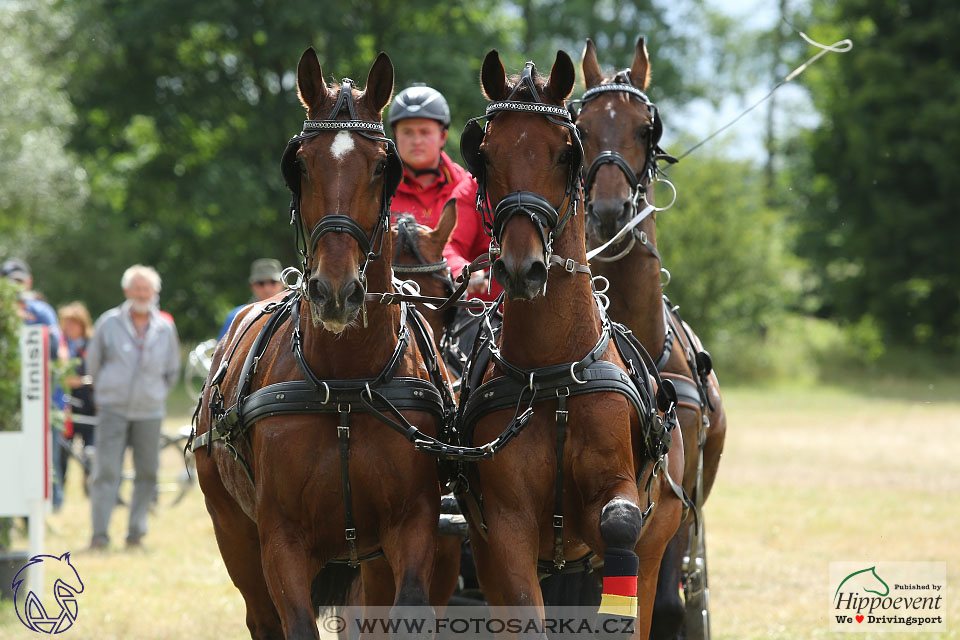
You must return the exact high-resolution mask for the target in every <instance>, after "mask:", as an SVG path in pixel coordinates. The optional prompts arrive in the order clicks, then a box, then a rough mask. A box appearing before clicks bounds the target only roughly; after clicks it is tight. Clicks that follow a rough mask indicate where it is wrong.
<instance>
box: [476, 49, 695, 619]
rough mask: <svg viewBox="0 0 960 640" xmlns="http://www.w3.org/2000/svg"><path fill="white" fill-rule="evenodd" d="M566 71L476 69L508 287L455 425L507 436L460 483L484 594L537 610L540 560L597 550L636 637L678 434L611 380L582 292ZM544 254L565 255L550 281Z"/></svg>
mask: <svg viewBox="0 0 960 640" xmlns="http://www.w3.org/2000/svg"><path fill="white" fill-rule="evenodd" d="M574 79H575V71H574V67H573V63H572V61H571V60H570V58H569V56H567V54H566V53H564V52H562V51H560V52H558V53H557V58H556V61H555V63H554V65H553V68H552V70H551V72H550V76H549V78H548V79H547V80H546V81H544V80H543V79H542V78H540V77H539V76H538V75H537V74H536V69H535V67H534V66H533V63H527V66H526V67H525V69H524V71H523V73H522V75H521V76H520V78H519V80H516V79H513V80H510V81H508V79H507V77H506V75H505V71H504V67H503V64H502V63H501V61H500V57H499V54H498V53H497V52H496V51H491V52H490V53H488V54H487V56H486V58H485V59H484V62H483V67H482V70H481V82H482V85H483V90H484V94H485V95H486V97H487V98H488V99H489V100H491V101H493V103H492V104H490V105H489V106H488V107H487V115H486V116H485V117H486V118H488V119H489V122H488V124H487V125H486V129H485V130H484V129H482V128H480V126H479V125H477V124H476V122H475V121H476V120H477V119H474V121H471V122H470V123H468V125H467V129H465V131H464V134H463V137H462V138H461V150H462V152H463V156H464V161H465V162H466V163H467V165H468V166H469V167H470V169H471V171H472V172H473V173H474V175H475V176H476V177H477V179H478V183H479V184H480V185H481V187H480V189H481V195H482V196H483V200H484V203H485V206H484V210H485V211H484V217H485V223H486V224H487V227H488V228H489V229H491V231H492V233H493V236H494V238H495V240H496V241H497V243H498V244H499V247H500V253H499V258H498V259H497V260H496V262H495V263H494V265H493V274H494V276H495V277H496V278H497V280H498V281H499V282H500V283H501V284H502V285H503V286H504V290H505V292H506V295H507V298H508V299H507V300H506V301H505V302H504V304H503V326H502V333H501V338H500V342H499V346H497V345H493V346H492V347H491V348H490V353H491V358H492V360H493V362H492V364H491V365H490V366H489V367H483V370H482V371H479V370H478V372H473V373H483V374H484V375H483V380H484V382H483V384H482V385H481V386H479V387H477V388H475V389H471V390H469V397H467V399H466V400H464V395H463V394H466V393H467V392H462V395H461V420H462V423H461V425H462V426H463V427H464V437H465V438H466V439H467V440H468V443H469V441H472V442H473V443H483V442H490V441H492V440H493V439H494V437H495V436H496V435H497V434H500V433H501V432H502V431H503V428H504V425H505V424H508V423H510V424H511V425H514V426H512V427H511V429H513V431H512V432H511V433H519V435H516V437H515V439H514V440H512V441H511V442H510V444H509V445H507V446H505V447H503V449H502V450H500V451H498V452H497V454H496V457H494V458H492V459H489V460H484V461H481V462H479V463H477V464H476V465H475V467H473V468H471V469H468V470H467V471H466V480H467V482H466V483H465V484H466V485H468V486H469V489H468V490H465V491H463V493H462V494H461V495H463V496H465V498H464V499H465V501H466V502H467V503H468V505H469V507H470V518H469V521H470V541H471V545H472V546H473V551H474V556H475V559H476V562H477V568H478V572H479V578H480V583H481V586H482V588H483V592H484V594H485V595H486V597H487V600H488V602H489V603H490V604H492V605H497V606H507V607H519V606H529V607H533V608H534V609H533V610H528V611H527V615H529V616H530V617H533V618H535V617H536V615H539V616H541V617H542V616H543V615H544V612H543V598H542V593H541V589H540V586H539V580H538V567H539V569H540V570H543V571H544V572H549V571H550V570H552V568H553V567H558V568H559V567H562V566H564V565H565V563H567V562H575V561H582V560H584V559H585V558H588V557H589V556H591V555H592V554H596V555H598V556H600V557H602V558H603V559H604V561H605V567H604V594H603V600H602V601H601V605H600V610H599V617H600V620H601V621H603V620H607V619H609V618H608V616H613V617H615V618H621V619H629V618H631V617H635V618H636V622H635V629H636V631H635V636H636V637H646V635H647V629H648V628H649V624H650V611H651V608H652V605H653V595H654V590H655V587H656V576H657V570H658V566H659V563H660V558H661V557H662V556H663V550H664V547H665V545H666V544H667V542H668V541H669V539H670V538H671V537H672V536H673V534H674V532H675V531H676V529H677V526H678V524H679V522H680V515H681V502H680V500H679V499H677V497H676V496H675V494H674V493H672V492H671V490H670V488H669V484H668V481H667V475H668V473H669V474H672V476H673V477H675V478H677V479H679V478H680V477H681V475H682V458H683V450H682V442H681V441H680V439H679V438H673V439H672V445H671V444H670V438H669V437H668V435H667V434H668V433H669V432H668V431H667V429H666V428H663V429H660V430H659V431H658V430H657V427H656V425H660V424H661V423H660V421H659V420H660V419H659V417H658V415H657V413H656V407H654V406H653V402H654V400H653V395H654V393H655V391H654V390H653V389H652V387H653V385H652V383H651V382H650V381H649V379H648V378H647V376H646V374H645V373H643V374H640V376H639V377H640V378H642V381H641V382H640V385H639V386H640V387H643V388H644V389H646V391H640V392H631V393H639V394H640V395H643V394H644V393H646V394H647V395H644V396H643V398H637V397H634V396H630V395H629V394H628V393H627V391H624V390H623V389H624V388H623V387H619V386H617V385H618V384H619V383H618V382H617V381H626V380H627V375H626V373H625V372H624V370H623V368H624V366H625V365H624V360H622V359H621V357H620V355H619V354H618V349H615V348H614V346H613V340H612V339H611V338H610V335H611V334H610V325H609V323H607V322H606V321H605V319H604V317H603V315H602V312H601V310H600V308H599V306H598V305H597V303H596V301H595V297H594V293H593V291H592V290H591V279H590V277H589V269H588V268H587V267H586V266H585V263H586V258H585V253H586V250H585V246H584V229H583V218H582V217H581V216H579V215H577V214H576V210H577V202H578V200H579V198H580V188H579V184H580V178H579V171H580V165H581V157H582V156H581V154H582V151H581V150H580V142H579V139H578V136H577V133H576V130H575V129H574V128H573V126H572V125H571V124H570V122H569V120H570V116H569V114H568V113H567V111H566V109H565V108H564V107H563V103H564V100H565V99H566V97H567V96H568V95H569V94H570V92H571V90H572V89H573V84H574ZM489 203H497V204H496V207H495V211H494V207H492V206H490V204H489ZM491 217H492V219H491ZM551 266H560V267H561V268H559V269H554V270H553V274H554V277H553V278H551V279H550V282H549V286H547V276H548V271H549V269H550V267H551ZM545 289H546V290H545ZM585 354H587V355H586V356H585ZM637 364H638V365H639V366H641V367H642V364H640V363H637ZM484 372H485V373H484ZM472 377H474V376H473V375H472V372H470V371H468V373H467V374H465V378H466V379H469V378H472ZM476 377H477V378H479V377H480V376H479V375H477V376H476ZM601 380H604V381H606V382H603V383H601V382H600V381H601ZM607 382H609V385H608V384H607ZM630 388H631V389H633V388H635V387H630ZM585 391H589V393H585ZM517 394H520V397H519V398H518V396H517ZM657 396H658V400H657V402H658V404H659V394H657ZM507 407H509V408H507ZM524 407H527V410H526V411H525V412H523V413H522V414H520V412H521V411H522V410H523V408H524ZM511 416H514V418H513V419H512V420H511ZM661 426H662V425H661ZM654 434H656V435H654ZM668 449H669V456H668V457H667V458H664V457H663V453H665V452H666V451H667V450H668ZM651 451H652V452H653V455H652V456H651ZM664 467H666V471H667V473H664V472H659V473H657V474H656V475H655V477H652V476H651V472H652V471H653V470H654V469H657V470H658V471H660V470H661V469H663V468H664ZM638 487H640V488H639V489H638ZM548 565H549V566H548ZM568 568H569V567H568ZM531 611H535V613H531ZM609 630H610V629H607V631H609Z"/></svg>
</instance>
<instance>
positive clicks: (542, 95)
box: [507, 68, 553, 103]
mask: <svg viewBox="0 0 960 640" xmlns="http://www.w3.org/2000/svg"><path fill="white" fill-rule="evenodd" d="M520 78H521V75H520V74H519V73H516V74H513V75H512V76H510V77H508V78H507V83H508V84H509V85H510V91H513V90H514V89H515V88H516V90H517V92H516V93H514V94H513V98H511V100H516V101H519V102H535V101H537V100H542V101H544V102H551V103H552V102H553V100H552V98H550V97H549V96H548V95H547V94H546V92H545V91H544V89H545V88H546V86H547V79H546V78H544V77H542V76H541V75H540V74H539V73H537V71H536V68H534V71H533V84H535V85H536V87H537V94H538V95H536V96H535V95H533V93H532V92H531V91H530V87H528V86H527V85H526V84H521V82H520Z"/></svg>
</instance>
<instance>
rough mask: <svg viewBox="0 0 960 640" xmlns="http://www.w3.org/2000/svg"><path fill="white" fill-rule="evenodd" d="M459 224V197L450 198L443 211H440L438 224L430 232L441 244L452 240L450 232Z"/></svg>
mask: <svg viewBox="0 0 960 640" xmlns="http://www.w3.org/2000/svg"><path fill="white" fill-rule="evenodd" d="M456 226H457V199H456V198H450V199H449V200H447V204H445V205H443V211H442V212H441V213H440V219H439V220H437V226H436V227H434V229H433V231H431V232H430V237H431V238H434V239H435V240H437V242H438V243H439V244H440V246H443V245H445V244H447V242H448V241H449V240H450V234H452V233H453V229H454V227H456Z"/></svg>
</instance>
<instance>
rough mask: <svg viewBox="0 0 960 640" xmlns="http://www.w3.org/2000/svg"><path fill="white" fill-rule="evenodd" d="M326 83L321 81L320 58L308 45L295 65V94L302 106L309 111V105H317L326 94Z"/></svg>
mask: <svg viewBox="0 0 960 640" xmlns="http://www.w3.org/2000/svg"><path fill="white" fill-rule="evenodd" d="M328 93H329V92H328V91H327V83H326V82H324V81H323V70H322V69H321V68H320V59H319V58H317V52H316V51H314V50H313V47H308V48H307V50H306V51H304V52H303V55H302V56H300V63H299V64H298V65H297V95H298V96H299V97H300V103H301V104H302V105H303V108H304V109H306V110H307V113H308V114H309V113H310V108H311V107H314V108H315V107H319V106H320V105H321V104H323V101H324V100H326V99H327V95H328Z"/></svg>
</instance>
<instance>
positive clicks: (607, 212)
mask: <svg viewBox="0 0 960 640" xmlns="http://www.w3.org/2000/svg"><path fill="white" fill-rule="evenodd" d="M634 213H635V209H634V206H633V201H632V200H631V199H630V198H603V199H597V200H593V201H591V202H590V204H589V205H588V209H587V224H588V225H589V233H590V236H591V238H592V239H593V240H594V241H596V242H600V243H603V242H606V241H607V240H609V239H610V238H612V237H613V236H615V235H617V232H619V231H620V229H622V228H623V226H624V225H626V224H627V223H628V222H630V219H631V218H632V217H633V215H634Z"/></svg>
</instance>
